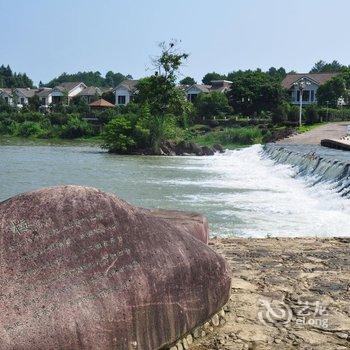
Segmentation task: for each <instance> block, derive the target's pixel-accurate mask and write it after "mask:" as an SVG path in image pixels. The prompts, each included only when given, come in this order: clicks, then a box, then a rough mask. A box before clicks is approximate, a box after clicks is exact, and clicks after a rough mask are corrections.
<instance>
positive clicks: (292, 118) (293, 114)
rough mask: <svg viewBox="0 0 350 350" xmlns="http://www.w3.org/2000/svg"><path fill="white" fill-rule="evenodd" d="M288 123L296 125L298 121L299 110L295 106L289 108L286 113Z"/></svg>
mask: <svg viewBox="0 0 350 350" xmlns="http://www.w3.org/2000/svg"><path fill="white" fill-rule="evenodd" d="M288 121H289V122H292V123H297V122H298V121H299V108H298V107H297V106H294V105H293V106H291V107H290V110H289V111H288Z"/></svg>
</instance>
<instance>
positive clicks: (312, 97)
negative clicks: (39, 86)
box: [311, 90, 315, 102]
mask: <svg viewBox="0 0 350 350" xmlns="http://www.w3.org/2000/svg"><path fill="white" fill-rule="evenodd" d="M314 101H315V90H311V102H314Z"/></svg>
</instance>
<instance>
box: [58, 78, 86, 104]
mask: <svg viewBox="0 0 350 350" xmlns="http://www.w3.org/2000/svg"><path fill="white" fill-rule="evenodd" d="M86 88H87V86H86V85H85V84H84V83H82V82H69V83H61V84H60V85H57V86H55V87H54V88H53V89H52V92H51V96H52V103H53V104H60V103H63V102H64V100H65V99H67V101H66V102H65V103H68V104H69V101H70V100H71V99H72V98H73V97H75V96H77V95H78V94H79V93H81V92H82V91H83V90H84V89H86Z"/></svg>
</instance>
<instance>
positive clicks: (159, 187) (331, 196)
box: [0, 145, 350, 237]
mask: <svg viewBox="0 0 350 350" xmlns="http://www.w3.org/2000/svg"><path fill="white" fill-rule="evenodd" d="M261 150H262V147H261V146H259V145H256V146H252V147H248V148H244V149H240V150H234V151H227V152H225V153H224V154H218V155H215V156H212V157H149V156H147V157H141V156H139V157H136V156H117V155H110V154H107V153H105V152H101V150H100V149H98V148H91V147H53V146H25V147H24V146H2V147H1V152H0V200H4V199H6V198H8V197H10V196H13V195H15V194H18V193H21V192H25V191H29V190H33V189H37V188H41V187H47V186H55V185H59V184H79V185H87V186H93V187H97V188H100V189H102V190H105V191H108V192H113V193H115V194H116V195H118V196H119V197H121V198H123V199H125V200H127V201H128V202H130V203H132V204H135V205H139V206H144V207H160V208H166V209H179V210H190V211H197V212H200V213H203V214H204V215H206V216H207V217H208V219H209V223H210V227H211V232H212V233H213V234H217V235H236V236H237V235H239V236H244V237H249V236H251V237H266V236H269V235H271V236H319V237H327V236H350V199H346V198H344V197H341V195H340V194H339V193H337V191H336V189H335V185H334V184H333V183H332V182H319V183H318V184H316V185H313V182H314V178H312V177H310V176H298V177H295V174H296V168H292V167H291V166H289V165H282V164H275V162H274V161H273V160H271V159H268V158H266V157H264V156H262V154H261ZM346 157H347V155H346Z"/></svg>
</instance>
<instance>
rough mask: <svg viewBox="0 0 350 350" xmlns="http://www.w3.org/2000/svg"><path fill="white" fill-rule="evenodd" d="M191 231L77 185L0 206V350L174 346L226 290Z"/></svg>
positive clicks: (213, 256) (225, 276)
mask: <svg viewBox="0 0 350 350" xmlns="http://www.w3.org/2000/svg"><path fill="white" fill-rule="evenodd" d="M163 216H164V215H163ZM165 216H166V215H165ZM183 220H184V219H183ZM196 225H197V226H196V227H197V229H198V228H199V227H200V224H196ZM190 226H191V225H189V224H187V225H182V224H181V220H180V221H178V223H177V224H176V223H175V224H174V223H173V222H172V220H171V219H169V217H168V218H166V217H162V215H159V214H155V215H153V214H152V212H149V211H147V210H143V209H140V208H136V207H133V206H131V205H129V204H127V203H126V202H124V201H122V200H120V199H118V198H117V197H115V196H114V195H110V194H107V193H104V192H102V191H99V190H97V189H93V188H85V187H79V186H62V187H55V188H48V189H43V190H39V191H35V192H30V193H25V194H22V195H19V196H16V197H13V198H11V199H9V200H6V201H4V202H2V203H0V286H1V287H0V310H1V311H2V312H1V314H0V349H3V350H8V349H11V350H12V349H16V350H17V349H26V350H34V349H42V350H46V349H100V350H105V349H119V350H129V349H142V350H151V349H152V350H153V349H160V348H162V347H165V346H168V345H170V344H173V343H174V342H175V341H176V340H177V339H180V338H181V337H183V336H184V335H185V334H186V333H188V332H189V331H190V330H192V329H194V328H195V327H197V326H199V325H201V324H203V323H204V322H205V321H206V320H208V319H209V318H210V317H211V316H212V315H213V314H215V313H216V312H217V311H218V310H219V309H220V308H221V307H222V306H223V305H224V304H225V303H226V302H227V300H228V298H229V292H230V274H229V271H228V266H227V264H226V262H225V260H224V259H223V258H222V257H221V256H220V255H218V254H217V253H215V252H214V251H213V250H212V249H211V248H209V247H208V246H207V245H206V244H205V243H203V241H205V237H206V236H205V235H206V233H205V232H204V233H201V234H197V233H195V234H190V232H191V230H192V229H191V227H190ZM202 227H203V226H202ZM196 237H197V238H196ZM198 238H199V239H198ZM203 238H204V239H203Z"/></svg>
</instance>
